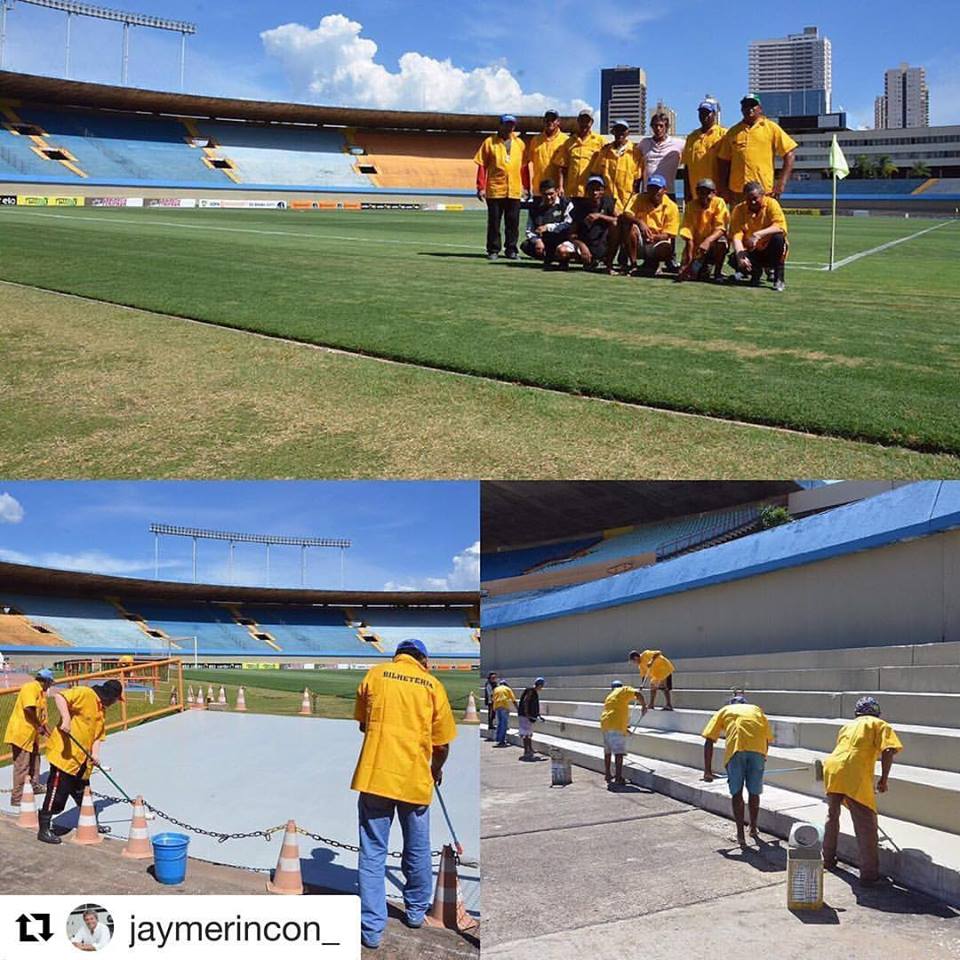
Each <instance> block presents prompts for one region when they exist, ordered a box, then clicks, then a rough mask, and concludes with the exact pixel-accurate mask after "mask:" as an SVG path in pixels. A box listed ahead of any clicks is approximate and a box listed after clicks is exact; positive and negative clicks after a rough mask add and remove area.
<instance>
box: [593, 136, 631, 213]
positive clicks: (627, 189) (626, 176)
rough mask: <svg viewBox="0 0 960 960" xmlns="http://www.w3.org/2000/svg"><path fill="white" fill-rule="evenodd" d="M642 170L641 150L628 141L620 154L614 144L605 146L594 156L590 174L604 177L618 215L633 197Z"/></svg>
mask: <svg viewBox="0 0 960 960" xmlns="http://www.w3.org/2000/svg"><path fill="white" fill-rule="evenodd" d="M642 170H643V157H642V156H641V154H640V148H639V147H638V146H637V145H636V144H635V143H631V142H630V141H629V140H628V141H627V143H626V145H625V146H624V148H623V150H622V151H621V152H619V153H618V152H617V148H616V147H614V145H613V144H612V143H607V144H604V145H603V147H601V148H600V149H599V150H598V151H597V153H596V154H594V157H593V160H592V161H591V163H590V170H589V174H590V175H591V176H593V175H594V174H599V175H600V176H601V177H603V179H604V180H605V181H606V185H607V193H609V194H610V196H612V197H613V202H614V205H615V207H616V211H617V213H621V212H622V211H623V210H625V209H626V206H627V204H628V203H629V201H630V198H631V197H632V196H633V184H634V181H635V180H636V179H637V178H638V177H639V176H641V174H642Z"/></svg>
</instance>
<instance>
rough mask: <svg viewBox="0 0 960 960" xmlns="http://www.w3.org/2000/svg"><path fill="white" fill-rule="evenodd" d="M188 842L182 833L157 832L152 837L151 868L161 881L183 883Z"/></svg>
mask: <svg viewBox="0 0 960 960" xmlns="http://www.w3.org/2000/svg"><path fill="white" fill-rule="evenodd" d="M189 843H190V838H189V837H188V836H187V835H186V834H184V833H158V834H157V835H156V836H155V837H154V838H153V868H154V872H155V874H156V877H157V879H158V880H159V881H160V882H161V883H183V878H184V877H185V876H186V875H187V846H188V844H189Z"/></svg>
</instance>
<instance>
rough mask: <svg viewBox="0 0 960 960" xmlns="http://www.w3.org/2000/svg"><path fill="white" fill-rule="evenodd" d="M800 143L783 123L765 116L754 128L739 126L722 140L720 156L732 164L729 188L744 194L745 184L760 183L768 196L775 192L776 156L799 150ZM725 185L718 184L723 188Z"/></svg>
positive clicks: (741, 122) (718, 154)
mask: <svg viewBox="0 0 960 960" xmlns="http://www.w3.org/2000/svg"><path fill="white" fill-rule="evenodd" d="M796 146H797V141H796V140H794V139H793V137H791V136H790V134H789V133H787V132H786V131H785V130H784V129H783V127H781V126H780V124H779V123H775V122H774V121H773V120H769V119H767V118H766V117H761V118H760V119H759V120H758V121H757V122H756V123H755V124H754V125H753V126H752V127H748V126H747V125H746V123H744V122H743V121H742V120H741V121H740V122H739V123H735V124H734V125H733V126H732V127H731V128H730V129H729V130H728V131H727V132H726V135H725V136H724V137H723V139H722V140H721V141H720V146H719V148H718V152H717V156H718V157H719V158H720V159H722V160H729V161H730V183H729V188H730V189H731V190H733V191H734V193H741V192H742V191H743V185H744V184H745V183H748V182H749V181H751V180H756V181H758V182H759V183H760V184H762V185H763V189H764V191H765V192H766V193H769V192H770V191H771V190H772V189H773V173H774V168H773V161H774V157H782V156H783V155H784V154H787V153H789V152H790V151H791V150H794V149H796ZM723 186H724V185H723V184H721V183H718V184H717V187H718V188H719V189H722V188H723Z"/></svg>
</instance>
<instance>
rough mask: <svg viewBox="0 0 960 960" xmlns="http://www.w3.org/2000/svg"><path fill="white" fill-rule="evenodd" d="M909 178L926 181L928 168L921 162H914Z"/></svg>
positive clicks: (928, 174)
mask: <svg viewBox="0 0 960 960" xmlns="http://www.w3.org/2000/svg"><path fill="white" fill-rule="evenodd" d="M910 176H911V177H918V178H921V179H923V180H926V179H928V178H929V177H930V168H929V167H928V166H927V165H926V164H925V163H924V162H923V161H922V160H915V161H914V163H913V166H912V167H911V168H910Z"/></svg>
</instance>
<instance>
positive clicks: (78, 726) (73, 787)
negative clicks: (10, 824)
mask: <svg viewBox="0 0 960 960" xmlns="http://www.w3.org/2000/svg"><path fill="white" fill-rule="evenodd" d="M122 697H123V686H122V684H121V683H120V681H119V680H107V681H106V682H105V683H100V684H97V685H96V686H95V687H71V688H70V689H69V690H62V691H61V690H56V691H54V694H53V702H54V703H55V704H56V706H57V710H58V711H59V713H60V723H59V725H58V726H57V727H55V728H54V729H53V731H52V733H51V734H50V739H49V740H48V741H47V761H48V763H49V764H50V775H49V776H48V777H47V793H46V796H45V797H44V798H43V806H42V807H41V808H40V813H39V815H38V819H39V821H40V829H39V831H38V832H37V839H38V840H42V841H43V842H44V843H60V837H59V836H57V834H55V833H54V832H53V831H52V830H51V829H50V821H51V820H52V819H53V818H54V817H55V816H56V815H57V814H58V813H61V812H62V811H63V808H64V807H65V806H66V805H67V797H73V802H74V803H75V804H76V805H77V807H79V806H80V805H81V804H82V803H83V794H84V791H85V790H86V789H87V787H89V786H90V777H91V776H92V775H93V767H94V764H97V763H99V762H100V744H101V743H102V742H103V741H104V740H105V739H106V736H107V728H106V722H105V720H104V714H105V712H106V710H107V709H108V708H109V707H112V706H113V705H114V704H115V703H116V702H117V701H118V700H120V699H121V698H122ZM97 831H98V832H99V833H109V832H110V828H109V827H101V826H100V824H99V823H98V824H97Z"/></svg>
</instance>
